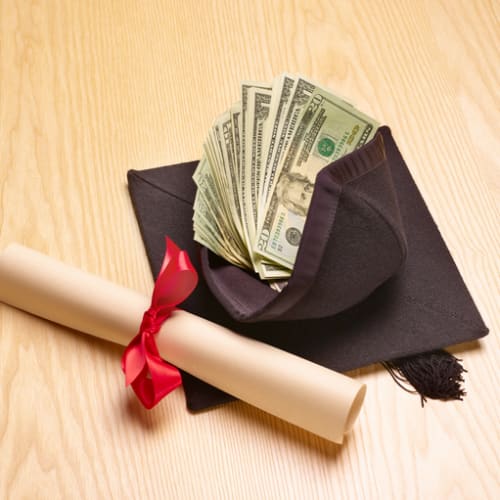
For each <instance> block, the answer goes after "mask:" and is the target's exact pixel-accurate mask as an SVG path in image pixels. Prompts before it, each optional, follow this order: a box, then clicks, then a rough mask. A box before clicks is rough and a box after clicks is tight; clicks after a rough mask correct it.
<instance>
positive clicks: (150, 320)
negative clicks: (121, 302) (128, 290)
mask: <svg viewBox="0 0 500 500" xmlns="http://www.w3.org/2000/svg"><path fill="white" fill-rule="evenodd" d="M165 241H166V247H167V248H166V251H165V257H164V258H163V264H162V266H161V270H160V274H159V275H158V278H157V279H156V283H155V287H154V290H153V298H152V300H151V306H150V307H149V309H148V310H147V311H146V312H145V313H144V317H143V319H142V323H141V326H140V328H139V333H138V334H137V335H136V336H135V337H134V338H133V339H132V341H131V342H130V344H129V345H128V346H127V348H126V349H125V352H124V353H123V357H122V369H123V371H124V373H125V382H126V385H127V386H128V385H132V388H133V389H134V392H135V393H136V395H137V397H138V398H139V399H140V400H141V402H142V404H143V405H144V406H145V407H146V408H148V409H150V408H153V406H155V405H156V404H157V403H158V402H159V401H160V400H161V399H162V398H164V397H165V396H166V395H167V394H168V393H169V392H171V391H173V390H174V389H175V388H176V387H178V386H179V385H181V383H182V380H181V375H180V373H179V370H178V369H177V368H175V366H172V365H171V364H169V363H167V362H166V361H164V360H163V359H162V358H161V357H160V354H159V352H158V348H157V347H156V342H155V335H156V333H158V331H159V330H160V328H161V325H162V324H163V322H164V321H165V320H166V319H167V318H168V317H169V316H170V314H171V313H172V311H173V310H174V309H175V308H176V306H177V305H178V304H180V303H181V302H183V301H184V300H185V299H186V298H187V297H189V295H190V294H191V292H192V291H193V290H194V289H195V287H196V284H197V282H198V275H197V273H196V270H195V269H194V267H193V265H192V264H191V261H190V260H189V256H188V254H187V253H186V252H185V251H184V250H182V251H181V250H179V248H178V247H177V245H176V244H175V243H174V242H173V241H172V240H171V239H169V238H168V237H167V238H165Z"/></svg>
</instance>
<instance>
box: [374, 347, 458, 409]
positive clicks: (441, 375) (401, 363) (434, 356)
mask: <svg viewBox="0 0 500 500" xmlns="http://www.w3.org/2000/svg"><path fill="white" fill-rule="evenodd" d="M461 361H462V360H461V359H458V358H456V357H455V356H453V355H452V354H450V353H449V352H446V351H443V350H437V351H431V352H426V353H422V354H417V355H416V356H408V357H406V358H399V359H394V360H392V361H386V362H384V363H382V364H383V365H384V367H385V368H386V369H387V371H388V372H389V373H390V374H391V376H392V378H393V379H394V381H395V382H396V383H397V384H398V385H399V386H400V387H401V388H403V389H404V390H405V391H407V392H412V393H415V394H416V393H418V394H420V398H421V402H422V406H424V403H425V402H426V401H427V398H430V399H442V400H450V399H458V400H460V401H461V400H462V399H463V398H464V396H465V394H466V393H465V390H464V388H463V387H462V384H463V382H464V377H463V373H464V372H467V370H465V369H464V367H463V366H462V365H461V364H460V362H461ZM408 384H411V385H412V386H413V387H414V388H415V390H413V389H411V388H409V387H408Z"/></svg>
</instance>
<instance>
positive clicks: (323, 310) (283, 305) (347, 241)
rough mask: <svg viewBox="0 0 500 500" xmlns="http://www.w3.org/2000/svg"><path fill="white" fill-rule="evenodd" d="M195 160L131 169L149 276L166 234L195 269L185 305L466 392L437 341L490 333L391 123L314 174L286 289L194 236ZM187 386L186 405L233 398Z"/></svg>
mask: <svg viewBox="0 0 500 500" xmlns="http://www.w3.org/2000/svg"><path fill="white" fill-rule="evenodd" d="M196 166H197V162H189V163H183V164H178V165H174V166H169V167H159V168H153V169H149V170H142V171H137V170H131V171H129V173H128V183H129V190H130V195H131V198H132V202H133V205H134V208H135V213H136V216H137V220H138V222H139V226H140V230H141V234H142V237H143V240H144V244H145V247H146V252H147V255H148V258H149V262H150V265H151V269H152V271H153V274H154V276H155V277H156V275H157V274H158V272H159V270H160V266H161V262H162V258H163V252H164V245H165V243H164V241H165V240H164V238H165V235H168V236H169V237H170V238H172V239H173V240H174V241H175V242H176V243H177V245H178V246H179V247H181V248H183V249H185V250H187V252H188V253H189V255H190V257H191V259H192V261H193V264H194V265H195V267H197V269H198V271H199V274H200V278H201V279H200V283H199V285H198V287H197V289H196V290H195V292H194V293H193V294H192V295H191V296H190V297H189V298H188V299H187V300H186V302H184V303H183V304H182V308H183V309H186V310H187V311H190V312H192V313H195V314H198V315H200V316H203V317H204V318H207V319H209V320H211V321H214V322H216V323H219V324H221V325H224V326H226V327H228V328H231V329H233V330H235V331H237V332H239V333H242V334H244V335H249V336H252V337H254V338H257V339H259V340H262V341H264V342H268V343H269V344H272V345H274V346H276V347H279V348H281V349H284V350H286V351H289V352H292V353H294V354H297V355H299V356H302V357H304V358H306V359H309V360H311V361H314V362H316V363H319V364H321V365H324V366H327V367H329V368H331V369H334V370H337V371H348V370H352V369H355V368H359V367H363V366H366V365H369V364H371V363H375V362H382V363H384V364H385V366H386V367H387V368H389V370H390V372H391V374H392V375H393V376H394V377H395V378H396V380H400V379H401V377H405V378H407V379H408V380H410V381H411V382H412V384H413V385H414V386H415V387H416V389H417V390H418V392H420V393H421V394H422V396H423V397H425V396H428V397H436V398H447V397H455V398H460V397H461V396H462V395H463V390H462V389H461V387H460V381H461V373H462V371H463V369H462V367H461V366H460V365H459V364H458V363H457V360H456V359H455V358H453V357H452V356H451V355H449V354H447V353H446V352H444V351H441V350H440V349H442V348H444V347H447V346H451V345H454V344H458V343H462V342H465V341H470V340H473V339H477V338H479V337H482V336H484V335H486V334H487V332H488V330H487V328H486V326H485V325H484V323H483V321H482V319H481V317H480V315H479V312H478V311H477V309H476V307H475V305H474V302H473V300H472V298H471V296H470V294H469V292H468V291H467V288H466V286H465V284H464V282H463V280H462V278H461V276H460V274H459V272H458V270H457V267H456V265H455V263H454V262H453V259H452V257H451V255H450V253H449V251H448V249H447V247H446V245H445V243H444V241H443V239H442V237H441V235H440V233H439V230H438V228H437V227H436V224H435V223H434V221H433V219H432V216H431V215H430V213H429V211H428V209H427V207H426V205H425V202H424V200H423V199H422V196H421V195H420V193H419V191H418V188H417V186H416V185H415V183H414V182H413V179H412V177H411V175H410V172H409V171H408V168H407V166H406V164H405V162H404V160H403V158H402V156H401V154H400V152H399V150H398V148H397V146H396V144H395V142H394V139H393V138H392V135H391V132H390V130H389V128H388V127H381V128H380V129H379V131H378V132H377V135H376V136H375V138H374V139H373V140H372V141H370V142H369V143H368V144H366V145H365V146H363V147H362V148H360V149H358V150H356V151H354V152H352V153H350V154H348V155H347V156H345V157H343V158H341V159H339V160H337V161H335V162H334V163H332V164H330V165H328V166H327V167H325V168H324V169H323V170H322V171H321V172H320V173H319V175H318V177H317V179H316V183H315V188H314V194H313V198H312V202H311V206H310V209H309V212H308V217H307V221H306V225H305V227H304V232H303V235H302V239H301V242H300V247H299V250H298V254H297V260H296V262H295V267H294V271H293V274H292V276H291V278H290V279H289V282H288V285H287V286H286V288H285V289H284V290H283V291H282V292H281V293H278V292H276V291H274V290H272V289H271V288H270V287H269V286H268V285H267V284H266V283H264V282H262V281H260V280H259V279H258V278H257V277H256V275H254V274H253V273H251V272H248V271H244V270H242V269H240V268H237V267H235V266H233V265H231V264H229V263H227V262H226V261H224V260H222V259H221V258H219V257H217V256H215V255H214V254H212V253H211V252H210V251H208V250H207V249H206V248H202V247H200V246H199V245H198V244H197V243H195V242H194V240H193V224H192V217H193V208H192V205H193V201H194V196H195V192H196V186H195V184H194V182H193V180H192V175H193V172H194V169H195V168H196ZM242 362H245V360H242ZM429 374H432V375H431V376H429ZM183 382H184V389H185V392H186V398H187V402H188V407H189V408H190V409H192V410H198V409H202V408H206V407H209V406H212V405H216V404H220V403H222V402H225V401H229V400H230V399H231V397H230V396H228V395H226V394H223V393H221V392H220V391H219V390H217V389H215V388H213V387H211V386H209V385H207V384H205V383H204V382H201V381H200V380H197V379H195V378H194V377H192V376H190V375H188V374H183Z"/></svg>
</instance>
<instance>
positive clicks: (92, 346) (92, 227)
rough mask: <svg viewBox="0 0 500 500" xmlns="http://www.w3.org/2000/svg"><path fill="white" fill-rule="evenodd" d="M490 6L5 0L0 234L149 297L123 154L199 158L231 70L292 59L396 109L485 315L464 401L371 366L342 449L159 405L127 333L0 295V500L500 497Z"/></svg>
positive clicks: (356, 96) (251, 412) (143, 163)
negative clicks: (43, 313) (125, 372)
mask: <svg viewBox="0 0 500 500" xmlns="http://www.w3.org/2000/svg"><path fill="white" fill-rule="evenodd" d="M498 11H499V6H498V3H497V2H488V1H486V0H485V1H481V0H461V1H459V0H440V1H438V0H421V1H417V2H415V1H410V0H404V1H389V0H386V1H383V0H372V1H370V2H364V1H348V0H341V1H333V0H330V1H327V0H295V1H293V2H291V1H286V0H281V1H279V0H269V1H265V0H259V1H255V2H247V1H244V0H239V1H235V0H233V1H215V0H214V1H209V0H202V1H197V2H195V1H191V0H183V1H153V0H148V1H143V2H140V1H132V0H121V1H117V0H116V1H106V2H100V1H85V2H75V1H71V0H65V1H64V0H60V1H52V0H32V1H28V0H17V1H15V0H0V248H1V247H3V246H5V245H6V244H7V243H9V242H10V241H18V242H21V243H24V244H27V245H29V246H32V247H34V248H36V249H38V250H41V251H44V252H47V253H49V254H50V255H52V256H55V257H58V258H61V259H64V260H65V261H67V262H70V263H74V264H76V265H79V266H81V267H83V268H84V269H87V270H89V271H91V272H94V273H97V274H100V275H102V276H104V277H106V278H109V279H111V280H113V281H116V282H118V283H120V284H124V285H126V286H129V287H131V288H136V289H138V290H140V291H143V292H145V293H147V292H148V291H149V290H150V287H151V285H152V283H151V278H150V275H149V270H148V267H147V263H146V259H145V254H144V250H143V247H142V243H141V240H140V237H139V232H138V229H137V226H136V222H135V219H134V215H133V212H132V208H131V205H130V202H129V199H128V195H127V191H126V171H127V170H128V169H129V168H136V169H144V168H149V167H153V166H158V165H162V164H168V163H173V162H178V161H186V160H191V159H195V158H197V157H199V155H200V152H201V145H202V142H203V139H204V136H205V133H206V131H207V130H208V128H209V126H210V124H211V121H212V120H213V119H214V118H215V116H217V115H218V114H219V113H220V112H221V111H222V110H224V109H225V108H226V107H227V106H228V105H229V104H230V103H231V102H233V101H235V100H236V99H237V96H238V91H239V90H238V89H239V82H240V81H241V80H243V79H256V80H260V79H263V80H270V79H271V78H272V77H273V76H275V75H276V74H278V73H280V72H281V71H284V70H288V71H291V72H300V73H302V74H304V75H307V76H310V77H311V78H313V79H314V80H316V81H318V82H321V83H323V84H325V85H328V86H330V87H332V88H333V89H336V91H337V92H338V93H339V94H341V95H344V96H347V97H348V98H349V99H350V100H352V101H353V102H355V103H356V104H357V105H358V106H359V107H360V108H361V109H363V110H364V111H365V112H366V113H368V114H371V115H373V116H376V117H378V118H379V119H380V120H381V121H383V122H385V123H387V124H389V125H390V126H391V128H392V130H393V132H394V134H395V137H396V139H397V141H398V144H399V146H400V147H401V150H402V152H403V154H404V156H405V158H406V160H407V162H408V164H409V166H410V168H411V170H412V173H413V175H414V178H415V180H416V182H417V184H418V185H419V187H420V189H421V191H422V193H423V195H424V198H425V199H426V201H427V203H428V205H429V208H430V210H431V212H432V213H433V215H434V217H435V220H436V222H437V223H438V225H439V227H440V229H441V231H442V234H443V236H444V239H445V241H446V242H447V244H448V246H449V248H450V251H451V252H452V254H453V256H454V258H455V260H456V262H457V265H458V267H459V269H460V271H461V273H462V275H463V277H464V280H465V282H466V283H467V285H468V287H469V289H470V292H471V294H472V296H473V297H474V299H475V301H476V303H477V306H478V308H479V309H480V311H481V313H482V314H483V317H484V319H485V321H486V323H487V324H488V326H489V327H490V328H491V334H490V335H489V336H488V337H487V338H486V339H485V340H484V341H481V342H480V343H474V344H471V345H465V346H459V347H458V348H456V349H455V352H456V353H457V354H458V355H460V356H463V357H464V359H465V364H466V367H467V369H468V370H469V373H468V374H467V380H466V383H467V389H468V392H469V394H468V396H467V399H466V401H465V402H463V403H446V404H444V403H440V402H434V401H431V402H430V403H429V404H428V405H427V406H426V408H425V409H424V410H422V409H421V408H420V403H419V401H418V399H417V398H416V397H413V396H410V395H407V394H405V393H404V392H402V391H401V390H400V389H398V388H397V387H396V386H395V385H394V384H393V382H392V381H391V380H390V378H389V377H388V376H387V374H386V373H385V372H384V371H383V370H382V369H380V368H378V367H369V368H366V369H364V370H360V371H357V372H356V373H354V375H355V376H357V377H359V378H360V379H362V380H364V381H365V382H366V383H367V384H368V395H367V400H366V403H365V405H364V409H363V412H362V415H361V417H360V419H359V420H358V422H357V424H356V426H355V429H354V431H353V432H352V434H351V435H350V436H349V437H348V439H347V440H346V442H345V444H344V445H343V446H342V447H340V446H336V445H333V444H331V443H328V442H326V441H323V440H321V439H320V438H316V437H315V436H312V435H310V434H308V433H306V432H305V431H302V430H299V429H297V428H294V427H292V426H291V425H288V424H285V423H284V422H282V421H279V420H277V419H275V418H273V417H271V416H269V415H266V414H264V413H263V412H260V411H259V410H256V409H254V408H251V407H249V406H248V405H246V404H244V403H233V404H231V405H228V406H225V407H223V408H220V409H217V410H214V411H209V412H206V413H203V414H199V415H191V414H189V413H188V412H186V410H185V407H184V401H183V394H182V391H181V390H178V391H176V392H175V393H174V394H172V396H171V397H169V398H168V399H167V400H165V401H164V402H163V403H162V404H161V405H160V406H159V407H157V408H156V409H154V410H153V411H151V412H147V411H145V410H142V409H141V408H140V407H139V405H138V403H137V402H136V401H135V400H134V399H133V397H132V395H131V394H130V392H129V391H125V390H124V389H123V380H122V374H121V371H120V368H119V357H120V352H121V350H120V348H118V347H116V346H113V345H107V344H105V343H104V342H100V341H97V340H94V339H92V338H88V337H85V336H83V335H79V334H75V333H74V332H71V331H69V330H67V329H64V328H62V327H59V326H56V325H53V324H50V323H48V322H44V321H42V320H39V319H36V318H34V317H30V316H28V315H27V314H24V313H22V312H20V311H17V310H14V309H12V308H9V307H7V306H3V305H0V498H6V499H7V498H8V499H18V498H30V499H32V498H50V499H56V498H64V499H68V498H89V499H95V498H138V499H139V498H140V499H145V498H148V499H149V498H230V499H236V498H242V499H245V498H248V499H257V498H258V499H262V498H266V499H267V498H269V499H271V498H273V499H274V498H284V499H291V498H301V499H303V498H366V499H376V498H377V499H378V498H380V499H384V500H386V499H391V498H394V499H401V498H405V499H426V500H427V499H444V498H446V499H454V498H467V499H478V498H481V499H485V498H492V499H493V498H498V497H499V495H500V485H499V481H498V477H499V474H498V471H499V457H498V449H499V434H498V429H499V427H498V422H499V421H500V418H499V404H498V386H499V377H498V368H497V367H498V363H499V352H500V349H499V341H498V335H497V334H498V331H499V326H500V325H499V315H498V311H499V301H498V292H499V289H500V287H499V281H500V280H499V266H498V261H499V260H498V248H500V244H499V243H500V242H499V239H500V238H499V232H498V225H499V213H498V212H499V206H498V194H499V188H500V186H499V176H498V173H499V162H498V152H499V147H498V146H499V144H498V118H499V113H498V88H500V82H499V73H498V62H499V53H498V52H499V51H498V47H499V46H500V40H499V38H500V37H499V23H498Z"/></svg>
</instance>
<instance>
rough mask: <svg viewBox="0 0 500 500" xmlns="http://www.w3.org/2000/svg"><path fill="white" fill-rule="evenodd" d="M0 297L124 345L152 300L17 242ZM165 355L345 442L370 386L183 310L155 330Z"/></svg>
mask: <svg viewBox="0 0 500 500" xmlns="http://www.w3.org/2000/svg"><path fill="white" fill-rule="evenodd" d="M0 301H3V302H5V303H7V304H10V305H12V306H14V307H17V308H19V309H23V310H25V311H28V312H30V313H32V314H35V315H37V316H41V317H42V318H46V319H49V320H51V321H53V322H55V323H60V324H62V325H65V326H68V327H70V328H73V329H75V330H79V331H81V332H85V333H88V334H90V335H93V336H96V337H100V338H102V339H105V340H109V341H111V342H115V343H118V344H121V345H124V346H125V345H127V344H128V343H129V342H130V340H131V339H132V338H133V337H134V336H135V335H136V334H137V332H138V329H139V326H140V323H141V320H142V316H143V314H144V311H146V309H148V307H149V304H150V299H149V298H148V297H146V296H144V295H142V294H140V293H137V292H134V291H132V290H130V289H127V288H124V287H121V286H118V285H116V284H113V283H111V282H109V281H106V280H104V279H102V278H99V277H97V276H93V275H91V274H88V273H86V272H84V271H82V270H79V269H77V268H75V267H72V266H69V265H66V264H64V263H62V262H60V261H57V260H55V259H52V258H50V257H48V256H46V255H44V254H41V253H39V252H36V251H34V250H31V249H29V248H26V247H24V246H21V245H18V244H11V245H9V246H8V247H7V248H6V249H5V250H4V251H3V252H2V253H1V254H0ZM156 341H157V345H158V349H159V351H160V354H161V356H162V357H163V358H164V359H165V360H167V361H169V362H170V363H172V364H173V365H175V366H177V367H178V368H180V369H182V370H185V371H186V372H188V373H191V374H192V375H194V376H196V377H198V378H200V379H201V380H204V381H205V382H207V383H209V384H211V385H213V386H215V387H218V388H219V389H221V390H223V391H225V392H227V393H229V394H231V395H233V396H235V397H237V398H239V399H241V400H243V401H246V402H247V403H250V404H251V405H253V406H256V407H257V408H260V409H262V410H264V411H266V412H268V413H271V414H272V415H275V416H277V417H279V418H282V419H283V420H286V421H288V422H291V423H293V424H295V425H297V426H299V427H302V428H304V429H307V430H308V431H310V432H313V433H314V434H317V435H319V436H322V437H324V438H326V439H329V440H331V441H334V442H336V443H341V442H342V439H343V435H344V433H345V432H347V431H349V430H350V429H351V427H352V425H353V423H354V421H355V420H356V417H357V416H358V414H359V411H360V409H361V405H362V403H363V399H364V395H365V392H366V387H365V386H364V385H363V384H361V383H359V382H357V381H355V380H353V379H351V378H349V377H346V376H345V375H341V374H339V373H336V372H334V371H332V370H329V369H327V368H324V367H322V366H319V365H317V364H315V363H312V362H310V361H307V360H305V359H303V358H300V357H298V356H295V355H293V354H290V353H287V352H285V351H282V350H280V349H277V348H275V347H272V346H270V345H267V344H264V343H262V342H258V341H256V340H253V339H250V338H247V337H244V336H242V335H239V334H237V333H234V332H232V331H230V330H228V329H227V328H224V327H222V326H220V325H216V324H215V323H212V322H210V321H207V320H205V319H203V318H201V317H199V316H196V315H194V314H190V313H188V312H186V311H183V310H176V311H174V313H173V314H172V316H171V317H170V318H169V319H167V321H166V322H165V323H164V324H163V326H162V328H161V330H160V332H159V333H158V334H157V336H156Z"/></svg>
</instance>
